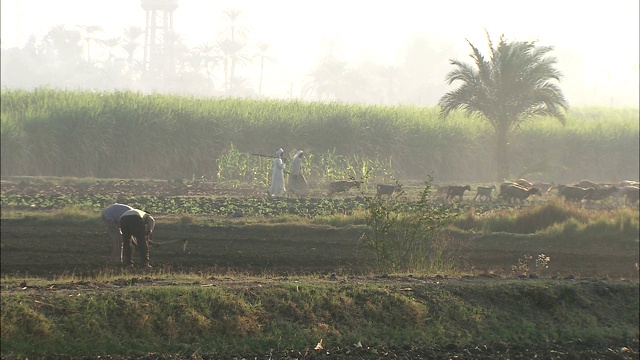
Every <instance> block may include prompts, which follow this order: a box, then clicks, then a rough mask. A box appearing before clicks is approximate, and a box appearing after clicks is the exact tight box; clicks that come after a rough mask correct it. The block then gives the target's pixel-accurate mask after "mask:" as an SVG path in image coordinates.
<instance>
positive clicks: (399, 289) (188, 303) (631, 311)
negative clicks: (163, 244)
mask: <svg viewBox="0 0 640 360" xmlns="http://www.w3.org/2000/svg"><path fill="white" fill-rule="evenodd" d="M187 278H188V281H189V282H188V284H187V285H172V286H136V283H135V279H137V280H138V281H142V282H146V281H148V282H149V285H151V283H153V284H154V285H157V284H158V283H159V282H161V281H159V279H157V278H155V277H153V276H152V277H151V280H144V279H140V278H129V279H128V280H126V281H124V282H121V283H119V286H120V287H119V288H118V289H116V290H114V289H110V287H113V285H111V286H106V285H104V287H99V286H95V285H94V286H92V284H94V282H92V281H89V282H86V281H84V282H82V281H80V282H77V283H76V284H80V285H82V284H84V285H87V284H88V285H89V287H90V288H91V289H90V290H78V289H76V288H72V289H69V290H58V291H53V290H48V288H47V286H48V287H53V285H49V284H55V283H56V281H48V282H40V284H42V285H43V286H42V287H41V288H39V289H36V290H33V289H31V290H25V291H18V292H12V293H4V294H3V296H2V355H3V357H9V356H15V357H23V356H28V357H32V356H44V355H48V356H53V355H54V354H65V355H67V356H69V355H76V356H77V355H89V356H99V355H107V354H110V355H128V356H134V355H143V354H145V353H149V352H153V353H165V354H166V353H173V354H182V355H184V356H187V357H188V356H190V355H192V354H196V353H199V354H217V355H218V356H223V357H224V356H225V355H224V354H226V356H230V355H231V354H247V353H249V354H251V353H261V354H267V353H268V352H269V351H270V349H276V350H280V351H281V350H283V349H291V350H297V351H304V349H313V347H314V346H315V345H316V343H318V342H319V341H320V340H321V339H322V340H323V346H324V348H325V351H328V352H331V351H333V350H335V349H337V348H340V347H343V348H344V347H347V346H352V345H353V344H356V343H360V344H362V345H363V346H365V347H372V348H374V347H376V346H378V345H385V346H399V347H402V346H405V347H422V346H427V347H428V346H436V345H438V346H443V345H448V344H455V345H457V346H464V345H471V344H493V343H497V342H507V343H513V342H516V343H521V344H523V345H525V346H526V344H536V343H545V342H558V343H563V342H570V341H576V340H577V339H579V341H584V342H587V343H591V344H593V345H594V346H597V345H596V344H600V343H602V344H610V343H617V344H620V345H628V344H629V342H630V341H631V339H634V338H635V339H637V338H638V307H639V305H640V304H639V302H638V299H639V293H638V286H637V283H630V282H597V281H595V282H593V281H576V282H567V281H551V280H527V281H522V280H515V281H514V280H512V281H508V280H503V281H497V282H495V281H486V282H485V281H476V282H464V281H461V282H447V281H445V280H442V279H440V281H439V282H436V281H435V280H434V279H427V280H428V281H423V280H422V279H421V278H412V279H411V280H413V281H412V282H410V283H408V284H407V283H398V284H393V283H391V284H379V283H360V282H359V281H358V280H357V279H349V281H346V282H345V283H342V282H339V281H328V280H324V281H323V280H317V279H309V278H304V277H300V278H281V279H265V278H257V279H251V278H243V281H241V282H240V283H238V284H235V285H225V284H224V281H220V280H218V279H215V278H205V277H198V276H188V277H187ZM147 279H148V278H147ZM227 279H228V278H227ZM168 280H169V281H168V282H170V283H172V284H177V283H183V284H184V283H185V281H180V280H177V279H176V278H170V279H168ZM116 284H118V283H116ZM138 285H140V284H138ZM3 286H7V284H6V283H5V285H3ZM12 286H15V284H12ZM58 286H60V285H58ZM105 288H107V289H105ZM312 351H313V350H312Z"/></svg>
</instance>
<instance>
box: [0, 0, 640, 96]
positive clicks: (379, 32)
mask: <svg viewBox="0 0 640 360" xmlns="http://www.w3.org/2000/svg"><path fill="white" fill-rule="evenodd" d="M396 5H397V6H396V7H393V8H390V7H388V6H384V4H378V3H369V2H361V1H353V2H337V1H323V2H304V3H300V2H295V1H273V2H267V3H265V2H260V1H220V2H216V3H215V4H212V3H210V2H208V1H188V0H182V1H178V7H177V9H176V10H175V11H174V14H173V28H174V30H175V32H176V33H177V35H179V37H180V39H181V41H182V43H183V44H184V45H185V46H187V47H188V48H189V49H194V48H197V47H199V46H202V45H203V44H205V43H208V44H213V43H215V42H216V39H217V37H218V36H219V34H220V32H222V31H223V30H224V28H225V26H228V24H226V23H225V18H224V11H229V10H238V11H240V12H241V16H240V17H239V19H238V22H237V24H236V25H237V26H238V27H242V28H243V29H245V30H246V33H247V51H249V52H250V53H251V55H256V51H257V50H256V48H255V45H256V44H258V43H261V42H262V43H265V44H268V45H269V47H268V56H269V57H270V58H273V59H274V60H275V61H273V62H268V63H265V64H264V69H263V79H262V85H261V86H260V81H259V78H260V74H261V72H260V64H257V63H256V61H250V60H246V61H245V63H244V65H243V66H240V65H239V66H238V69H237V76H238V77H239V78H242V79H244V81H245V84H244V85H243V86H245V87H246V88H247V89H249V88H250V91H247V92H245V93H241V94H243V96H246V97H256V98H272V99H302V100H308V101H318V100H337V101H344V102H352V100H350V99H349V98H347V99H343V98H340V97H339V96H337V95H336V97H338V98H337V99H331V98H325V99H323V98H321V96H320V95H318V94H316V96H313V95H309V94H308V93H307V94H305V92H304V89H305V86H306V85H308V82H309V78H308V77H309V74H311V73H312V72H313V71H314V70H315V69H316V67H317V66H318V64H319V61H320V60H321V59H323V58H326V57H327V55H328V54H331V55H332V56H333V57H334V58H335V59H336V60H337V61H339V62H340V63H342V64H343V65H344V69H346V70H349V71H350V72H351V73H354V72H355V73H357V74H358V75H359V76H361V77H362V76H368V75H370V74H371V72H373V71H374V70H375V71H381V70H384V69H400V70H402V71H403V72H404V74H405V77H406V74H411V75H413V76H414V78H409V79H405V82H398V86H400V87H402V88H401V89H397V90H396V93H394V94H391V90H390V94H386V95H384V94H375V92H376V91H382V90H384V89H383V88H382V87H381V88H380V89H378V88H377V87H375V88H373V89H368V91H369V92H371V93H370V94H368V97H367V98H366V100H363V101H362V102H364V103H367V104H388V105H394V104H416V105H427V106H434V105H436V103H437V100H438V99H439V98H440V97H441V96H442V95H444V93H445V92H446V91H450V90H453V89H454V88H455V87H456V86H457V85H456V83H454V84H452V85H451V86H448V85H446V83H445V76H446V74H447V72H448V71H450V70H452V68H453V67H452V66H451V65H450V64H449V60H450V59H457V60H461V61H463V62H466V63H470V62H471V59H470V58H469V56H468V55H469V53H470V47H469V45H468V44H467V40H468V41H469V42H470V43H471V44H473V45H474V46H476V47H477V48H478V49H479V50H480V51H481V52H482V54H483V55H485V56H486V57H488V56H489V54H488V48H487V39H486V34H485V29H486V31H487V32H488V34H489V35H490V37H491V41H492V42H493V44H494V46H495V45H496V44H497V43H498V41H499V38H500V36H501V35H503V34H504V36H505V38H506V39H507V40H508V41H534V40H535V41H537V43H536V44H538V45H543V46H552V47H553V48H554V50H553V51H552V52H551V53H550V54H549V55H550V56H553V57H555V58H556V59H557V60H558V62H557V64H556V67H557V68H558V70H560V71H561V72H562V73H563V75H564V76H563V78H562V80H561V82H560V83H559V86H560V88H561V89H562V90H563V92H564V95H565V96H566V98H567V100H568V102H569V104H570V105H571V106H586V105H594V106H613V107H639V103H640V95H639V85H638V84H639V76H638V59H639V50H638V48H639V46H638V43H639V35H638V31H639V30H640V25H639V20H638V19H639V16H640V15H639V13H638V2H637V1H632V0H617V1H611V2H608V3H607V5H608V6H607V7H606V8H602V7H600V6H598V4H597V3H584V4H582V3H581V4H580V6H575V5H577V4H574V3H569V2H567V3H564V2H552V1H541V2H539V3H537V4H536V7H535V8H533V9H530V8H527V7H526V6H525V5H524V4H520V3H512V2H508V1H502V0H494V1H487V2H483V3H482V4H478V3H476V2H473V1H462V2H457V3H456V4H430V3H422V2H418V1H400V2H397V3H396ZM1 6H2V11H1V14H2V22H1V24H2V32H1V34H0V37H1V39H2V60H3V61H2V63H3V66H2V77H1V82H2V87H3V89H4V88H7V87H8V88H12V87H13V84H14V83H15V81H13V80H11V79H15V78H20V74H15V73H14V74H11V72H12V71H13V69H12V68H8V67H7V66H5V60H6V57H7V56H8V55H7V53H9V52H10V50H15V49H21V48H23V47H24V46H25V44H27V42H28V41H29V39H30V38H32V37H34V38H35V39H39V40H41V39H42V38H43V37H44V36H45V35H46V34H47V32H48V31H49V30H51V29H52V28H53V27H55V26H58V25H65V26H66V27H67V28H68V29H78V28H79V27H85V28H86V27H88V26H98V27H101V28H102V29H103V30H104V31H100V32H97V33H96V34H95V35H94V36H95V37H96V38H97V39H98V40H105V41H106V40H108V39H112V38H115V37H121V36H122V32H123V30H124V29H125V28H127V27H130V26H135V27H139V28H142V29H144V27H145V11H144V10H143V9H142V6H141V2H140V1H139V0H138V1H124V0H116V1H110V2H104V3H98V2H85V1H78V0H63V1H58V2H55V3H52V2H48V1H43V0H18V1H15V2H6V1H5V2H2V3H1ZM505 9H506V10H505ZM499 10H502V11H503V12H501V11H499ZM140 43H141V45H143V43H144V36H143V37H142V38H140ZM82 46H83V49H82V53H83V56H84V57H85V58H87V57H88V56H91V57H93V60H94V61H104V60H103V59H106V58H107V50H105V49H106V48H104V47H103V48H100V47H99V46H94V48H93V49H92V51H94V52H93V53H89V52H88V49H87V48H86V44H83V45H82ZM87 54H89V55H87ZM112 55H113V54H111V53H109V54H108V56H112ZM120 56H122V55H120ZM141 57H142V56H141V51H137V52H136V58H137V59H140V58H141ZM87 60H88V59H87ZM214 71H215V73H213V75H212V76H211V84H210V86H211V88H212V89H215V90H216V91H217V92H216V91H213V90H212V91H210V92H209V93H207V92H206V91H205V92H203V93H199V94H198V95H202V96H221V94H220V87H221V82H222V77H223V76H222V75H221V73H220V71H221V70H220V69H219V68H218V69H214ZM363 74H364V75H363ZM5 75H7V78H8V80H7V81H5ZM9 75H10V76H9ZM49 75H51V74H43V79H44V80H47V79H49V78H48V77H47V76H49ZM12 81H13V82H12ZM354 81H355V80H354ZM41 85H46V84H44V83H43V84H41ZM382 85H383V84H381V86H382ZM52 86H53V87H55V85H52ZM80 86H81V87H83V88H94V87H95V86H97V85H93V84H92V83H90V82H86V83H82V85H80ZM101 86H103V87H104V86H105V85H101ZM155 86H156V88H153V89H151V88H146V89H140V88H135V87H133V88H132V90H137V91H140V90H142V91H145V90H146V91H155V92H163V93H164V92H167V93H172V91H171V90H169V88H168V87H165V86H163V85H158V84H156V85H155ZM407 86H412V87H415V88H413V89H407ZM127 88H128V87H126V86H117V87H116V89H118V90H124V89H127ZM259 88H260V90H259ZM349 90H350V89H349V88H346V89H345V90H344V91H345V92H346V93H348V92H349ZM247 94H249V95H247ZM251 94H253V96H252V95H251ZM256 95H259V96H256ZM392 95H393V96H392ZM378 98H379V100H376V99H378ZM353 102H360V101H353Z"/></svg>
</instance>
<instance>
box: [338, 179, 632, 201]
mask: <svg viewBox="0 0 640 360" xmlns="http://www.w3.org/2000/svg"><path fill="white" fill-rule="evenodd" d="M362 183H363V182H362V181H360V180H338V181H333V182H331V183H329V196H331V195H334V194H337V193H340V192H347V191H349V190H350V189H352V188H360V185H361V184H362ZM639 185H640V184H639V183H638V181H632V180H625V181H622V182H619V183H617V184H602V183H595V182H592V181H589V180H582V181H580V182H578V183H575V184H571V185H562V184H554V183H532V182H530V181H528V180H526V179H518V180H516V181H507V182H504V183H502V184H500V186H499V187H496V185H491V186H478V187H477V188H476V193H475V196H474V198H473V202H477V201H492V200H493V199H494V193H497V194H498V195H497V199H500V200H504V201H506V202H507V203H509V204H516V203H519V204H523V203H524V202H525V201H526V200H527V199H528V198H529V197H531V196H533V195H538V196H550V195H551V194H552V192H553V191H555V192H556V194H557V195H558V196H561V197H563V198H564V199H565V200H566V201H567V202H574V203H582V202H583V201H599V200H606V199H608V198H611V197H617V198H621V199H624V200H625V201H626V202H629V203H632V204H638V198H639V195H640V187H639ZM400 189H401V185H400V184H396V185H386V184H377V185H376V195H375V198H376V199H379V198H382V196H387V197H388V198H391V197H393V196H394V195H396V194H397V193H399V191H400ZM436 189H437V192H436V197H437V198H439V199H441V200H443V201H444V202H447V203H448V202H451V201H455V200H456V199H457V200H458V201H463V196H464V195H465V193H466V192H472V189H471V186H470V185H464V186H460V185H447V186H438V187H436ZM498 190H499V192H498Z"/></svg>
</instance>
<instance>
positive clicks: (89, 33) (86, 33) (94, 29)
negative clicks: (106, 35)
mask: <svg viewBox="0 0 640 360" xmlns="http://www.w3.org/2000/svg"><path fill="white" fill-rule="evenodd" d="M78 28H79V29H80V31H81V33H82V41H83V42H84V43H85V44H86V45H87V62H88V63H91V41H93V42H95V43H99V42H100V39H99V38H97V37H96V35H97V34H99V33H102V32H103V31H104V29H102V27H101V26H97V25H78Z"/></svg>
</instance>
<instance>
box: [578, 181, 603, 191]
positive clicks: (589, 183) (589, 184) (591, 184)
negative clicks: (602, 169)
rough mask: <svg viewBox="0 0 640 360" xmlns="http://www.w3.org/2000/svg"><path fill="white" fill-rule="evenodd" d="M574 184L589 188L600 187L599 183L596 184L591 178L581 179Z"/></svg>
mask: <svg viewBox="0 0 640 360" xmlns="http://www.w3.org/2000/svg"><path fill="white" fill-rule="evenodd" d="M572 186H575V187H581V188H583V189H588V188H594V189H598V188H600V185H599V184H596V183H594V182H593V181H591V180H581V181H579V182H577V183H575V184H573V185H572Z"/></svg>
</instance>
